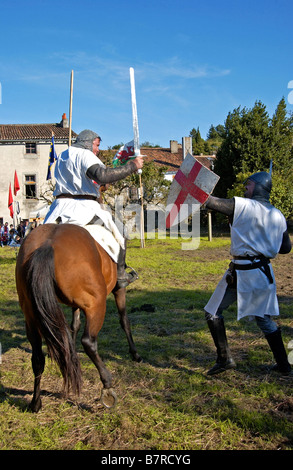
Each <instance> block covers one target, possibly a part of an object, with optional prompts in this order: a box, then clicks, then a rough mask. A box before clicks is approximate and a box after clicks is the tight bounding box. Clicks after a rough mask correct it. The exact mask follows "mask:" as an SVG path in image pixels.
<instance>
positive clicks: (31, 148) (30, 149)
mask: <svg viewBox="0 0 293 470" xmlns="http://www.w3.org/2000/svg"><path fill="white" fill-rule="evenodd" d="M25 153H34V154H36V153H37V144H36V143H35V142H27V143H26V144H25Z"/></svg>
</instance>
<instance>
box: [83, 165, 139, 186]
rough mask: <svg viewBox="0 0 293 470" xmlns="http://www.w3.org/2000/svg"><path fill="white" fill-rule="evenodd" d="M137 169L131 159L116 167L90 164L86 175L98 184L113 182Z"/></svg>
mask: <svg viewBox="0 0 293 470" xmlns="http://www.w3.org/2000/svg"><path fill="white" fill-rule="evenodd" d="M135 171H137V166H136V164H135V163H134V161H133V160H131V161H130V162H128V163H127V164H126V165H124V166H120V167H117V168H104V167H102V166H101V165H98V164H97V165H92V166H91V167H90V168H88V169H87V172H86V175H87V176H88V177H89V178H90V179H91V180H94V181H95V182H96V183H98V184H109V183H115V182H116V181H119V180H122V179H123V178H126V177H127V176H129V175H131V174H132V173H134V172H135Z"/></svg>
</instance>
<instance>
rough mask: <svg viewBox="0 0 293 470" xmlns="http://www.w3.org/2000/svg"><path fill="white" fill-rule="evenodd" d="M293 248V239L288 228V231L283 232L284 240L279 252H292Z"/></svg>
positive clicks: (282, 253) (284, 253)
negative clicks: (292, 239)
mask: <svg viewBox="0 0 293 470" xmlns="http://www.w3.org/2000/svg"><path fill="white" fill-rule="evenodd" d="M291 248H292V245H291V240H290V237H289V233H288V230H286V232H284V233H283V240H282V245H281V248H280V250H279V253H280V254H281V255H286V254H287V253H290V251H291Z"/></svg>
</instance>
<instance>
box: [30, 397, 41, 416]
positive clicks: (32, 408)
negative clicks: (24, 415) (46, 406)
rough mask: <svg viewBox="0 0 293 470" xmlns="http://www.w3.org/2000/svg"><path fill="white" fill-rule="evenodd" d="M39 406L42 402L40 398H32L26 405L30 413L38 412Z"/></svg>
mask: <svg viewBox="0 0 293 470" xmlns="http://www.w3.org/2000/svg"><path fill="white" fill-rule="evenodd" d="M41 408H42V402H41V400H40V399H39V400H32V401H31V403H30V404H29V406H28V409H29V411H31V412H32V413H38V412H39V411H40V409H41Z"/></svg>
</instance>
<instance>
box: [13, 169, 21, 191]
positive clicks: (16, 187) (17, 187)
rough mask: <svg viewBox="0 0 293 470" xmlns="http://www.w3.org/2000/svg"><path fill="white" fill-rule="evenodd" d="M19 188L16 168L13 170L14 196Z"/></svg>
mask: <svg viewBox="0 0 293 470" xmlns="http://www.w3.org/2000/svg"><path fill="white" fill-rule="evenodd" d="M19 190H20V186H19V182H18V178H17V173H16V170H15V172H14V196H16V194H17V191H19Z"/></svg>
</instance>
